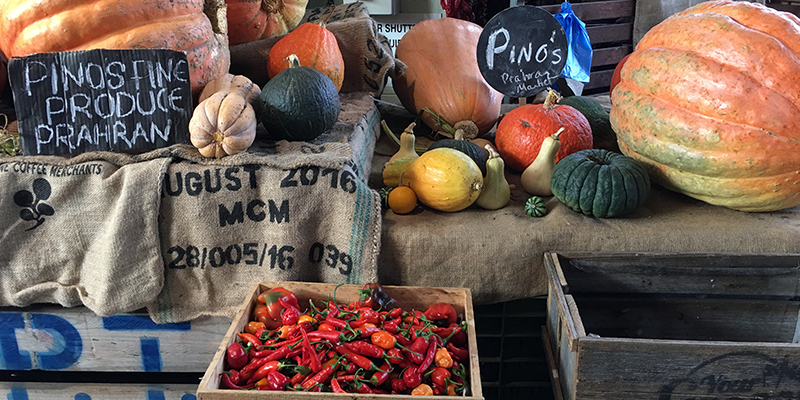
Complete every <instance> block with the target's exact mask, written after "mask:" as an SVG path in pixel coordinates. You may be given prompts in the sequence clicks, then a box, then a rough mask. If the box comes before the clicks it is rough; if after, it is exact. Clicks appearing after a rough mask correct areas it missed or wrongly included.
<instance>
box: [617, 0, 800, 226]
mask: <svg viewBox="0 0 800 400" xmlns="http://www.w3.org/2000/svg"><path fill="white" fill-rule="evenodd" d="M611 99H612V107H611V115H610V121H611V125H612V127H613V129H614V131H615V132H616V133H617V140H618V143H619V147H620V150H621V151H622V152H623V153H624V154H626V155H628V156H630V157H633V158H634V159H636V160H638V161H639V162H641V163H642V164H643V165H644V166H645V168H646V169H647V171H648V173H649V174H650V177H651V178H652V179H653V180H654V181H655V182H657V183H659V184H661V185H662V186H664V187H666V188H668V189H670V190H673V191H676V192H679V193H683V194H685V195H688V196H691V197H693V198H696V199H699V200H702V201H705V202H707V203H710V204H715V205H720V206H725V207H729V208H732V209H736V210H742V211H774V210H779V209H783V208H788V207H793V206H796V205H798V204H800V157H799V156H798V154H800V19H799V18H797V17H796V16H794V15H792V14H789V13H785V12H780V11H776V10H774V9H771V8H769V7H766V6H764V5H761V4H757V3H751V2H745V1H742V2H739V1H728V0H719V1H710V2H705V3H701V4H699V5H697V6H694V7H691V8H689V9H687V10H685V11H683V12H681V13H678V14H676V15H673V16H671V17H669V18H667V19H666V20H664V21H663V22H662V23H661V24H659V25H657V26H655V27H653V28H652V29H651V30H650V31H648V32H647V34H646V35H645V36H644V37H643V38H642V39H641V41H639V43H638V45H637V47H636V51H634V52H633V53H631V55H630V56H629V57H628V59H627V60H626V61H625V63H624V65H623V66H622V68H621V70H620V81H619V84H618V85H617V86H616V87H615V88H614V91H613V92H612V93H611Z"/></svg>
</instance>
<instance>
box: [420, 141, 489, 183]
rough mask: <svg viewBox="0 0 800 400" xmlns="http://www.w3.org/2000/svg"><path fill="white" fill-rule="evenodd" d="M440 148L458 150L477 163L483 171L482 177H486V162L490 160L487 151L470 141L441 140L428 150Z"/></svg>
mask: <svg viewBox="0 0 800 400" xmlns="http://www.w3.org/2000/svg"><path fill="white" fill-rule="evenodd" d="M439 147H447V148H451V149H456V150H458V151H460V152H462V153H464V154H466V155H468V156H469V158H471V159H472V161H475V164H478V168H479V169H480V170H481V175H483V176H486V161H487V160H489V156H488V155H486V151H485V150H483V149H482V148H481V146H478V145H477V144H475V143H472V142H470V141H469V140H460V139H439V140H437V141H435V142H433V143H431V145H430V146H428V150H433V149H436V148H439Z"/></svg>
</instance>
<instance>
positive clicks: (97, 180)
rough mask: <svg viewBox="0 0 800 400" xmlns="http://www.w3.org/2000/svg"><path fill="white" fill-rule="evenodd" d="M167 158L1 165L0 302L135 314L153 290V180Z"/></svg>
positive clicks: (157, 182)
mask: <svg viewBox="0 0 800 400" xmlns="http://www.w3.org/2000/svg"><path fill="white" fill-rule="evenodd" d="M169 161H170V159H169V158H158V159H152V160H148V161H142V160H139V159H138V158H137V157H131V156H127V155H124V154H117V153H108V152H93V153H86V154H83V155H80V156H78V157H74V158H71V159H67V158H64V157H44V156H42V157H13V158H0V303H2V304H1V305H3V306H18V307H23V306H27V305H30V304H33V303H57V304H61V305H63V306H65V307H72V306H77V305H81V304H83V305H85V306H87V307H88V308H90V309H91V310H92V311H94V312H95V313H97V314H98V315H103V316H105V315H112V314H115V313H119V312H125V311H132V310H136V309H139V308H141V307H144V306H145V305H146V304H147V302H148V301H149V300H151V299H153V298H154V297H155V296H157V295H158V293H159V292H160V290H161V285H162V281H163V272H162V271H163V268H164V267H163V261H162V259H161V252H160V244H159V240H158V209H159V204H160V202H161V199H160V193H161V179H162V177H163V174H164V172H165V171H166V168H167V166H168V164H169Z"/></svg>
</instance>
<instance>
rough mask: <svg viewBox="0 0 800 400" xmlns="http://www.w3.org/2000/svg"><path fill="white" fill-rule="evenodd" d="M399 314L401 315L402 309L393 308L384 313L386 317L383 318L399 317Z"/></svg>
mask: <svg viewBox="0 0 800 400" xmlns="http://www.w3.org/2000/svg"><path fill="white" fill-rule="evenodd" d="M401 315H403V309H402V308H395V309H394V310H392V311H389V313H388V314H386V317H385V318H384V319H395V318H399V317H400V316H401Z"/></svg>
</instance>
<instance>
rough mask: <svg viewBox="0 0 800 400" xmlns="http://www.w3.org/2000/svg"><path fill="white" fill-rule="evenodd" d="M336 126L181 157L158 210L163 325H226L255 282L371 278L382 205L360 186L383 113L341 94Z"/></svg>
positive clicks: (156, 308) (155, 314)
mask: <svg viewBox="0 0 800 400" xmlns="http://www.w3.org/2000/svg"><path fill="white" fill-rule="evenodd" d="M341 98H342V112H341V114H340V115H339V121H338V122H337V123H336V125H335V126H334V128H333V129H332V130H331V131H329V132H328V133H326V134H324V135H323V136H321V137H320V138H318V139H316V140H314V141H313V142H286V141H279V142H277V143H276V145H275V146H264V144H271V143H272V142H264V143H259V142H257V145H261V146H257V147H255V148H252V147H251V149H250V150H248V152H247V153H241V154H237V155H235V156H231V157H226V158H223V159H221V160H209V159H204V158H202V157H198V156H197V155H196V152H188V151H187V152H186V154H181V158H185V159H186V160H187V161H188V162H184V161H181V162H176V163H173V164H171V165H170V166H169V169H168V171H167V174H166V178H165V179H164V188H163V195H162V199H161V212H160V221H159V222H160V224H159V226H160V237H161V252H162V256H163V259H164V264H165V279H164V287H163V290H162V291H161V293H160V295H159V296H158V299H157V301H155V302H153V303H152V304H150V305H148V311H149V313H150V316H151V318H152V319H153V320H154V321H156V322H160V323H164V322H179V321H187V320H191V319H194V318H197V317H199V316H204V315H222V316H230V317H232V316H233V315H234V314H235V313H236V312H237V310H238V308H239V306H240V305H241V303H242V301H244V299H245V297H246V295H247V294H248V292H249V289H250V287H251V285H252V284H253V282H256V281H267V280H279V281H280V280H284V281H285V280H294V281H311V282H329V283H364V282H369V281H375V280H376V278H377V272H376V271H377V257H378V250H379V244H380V226H381V214H380V211H381V210H380V197H379V196H378V194H377V192H375V191H373V190H370V189H369V187H368V186H367V180H368V177H369V174H370V162H371V158H372V154H373V151H374V148H375V142H376V141H377V138H378V135H379V133H380V131H379V125H380V124H379V122H380V115H379V113H378V111H377V108H376V107H375V105H374V103H373V101H372V98H371V97H370V96H369V95H366V94H363V93H361V94H355V93H354V94H345V95H342V96H341Z"/></svg>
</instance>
